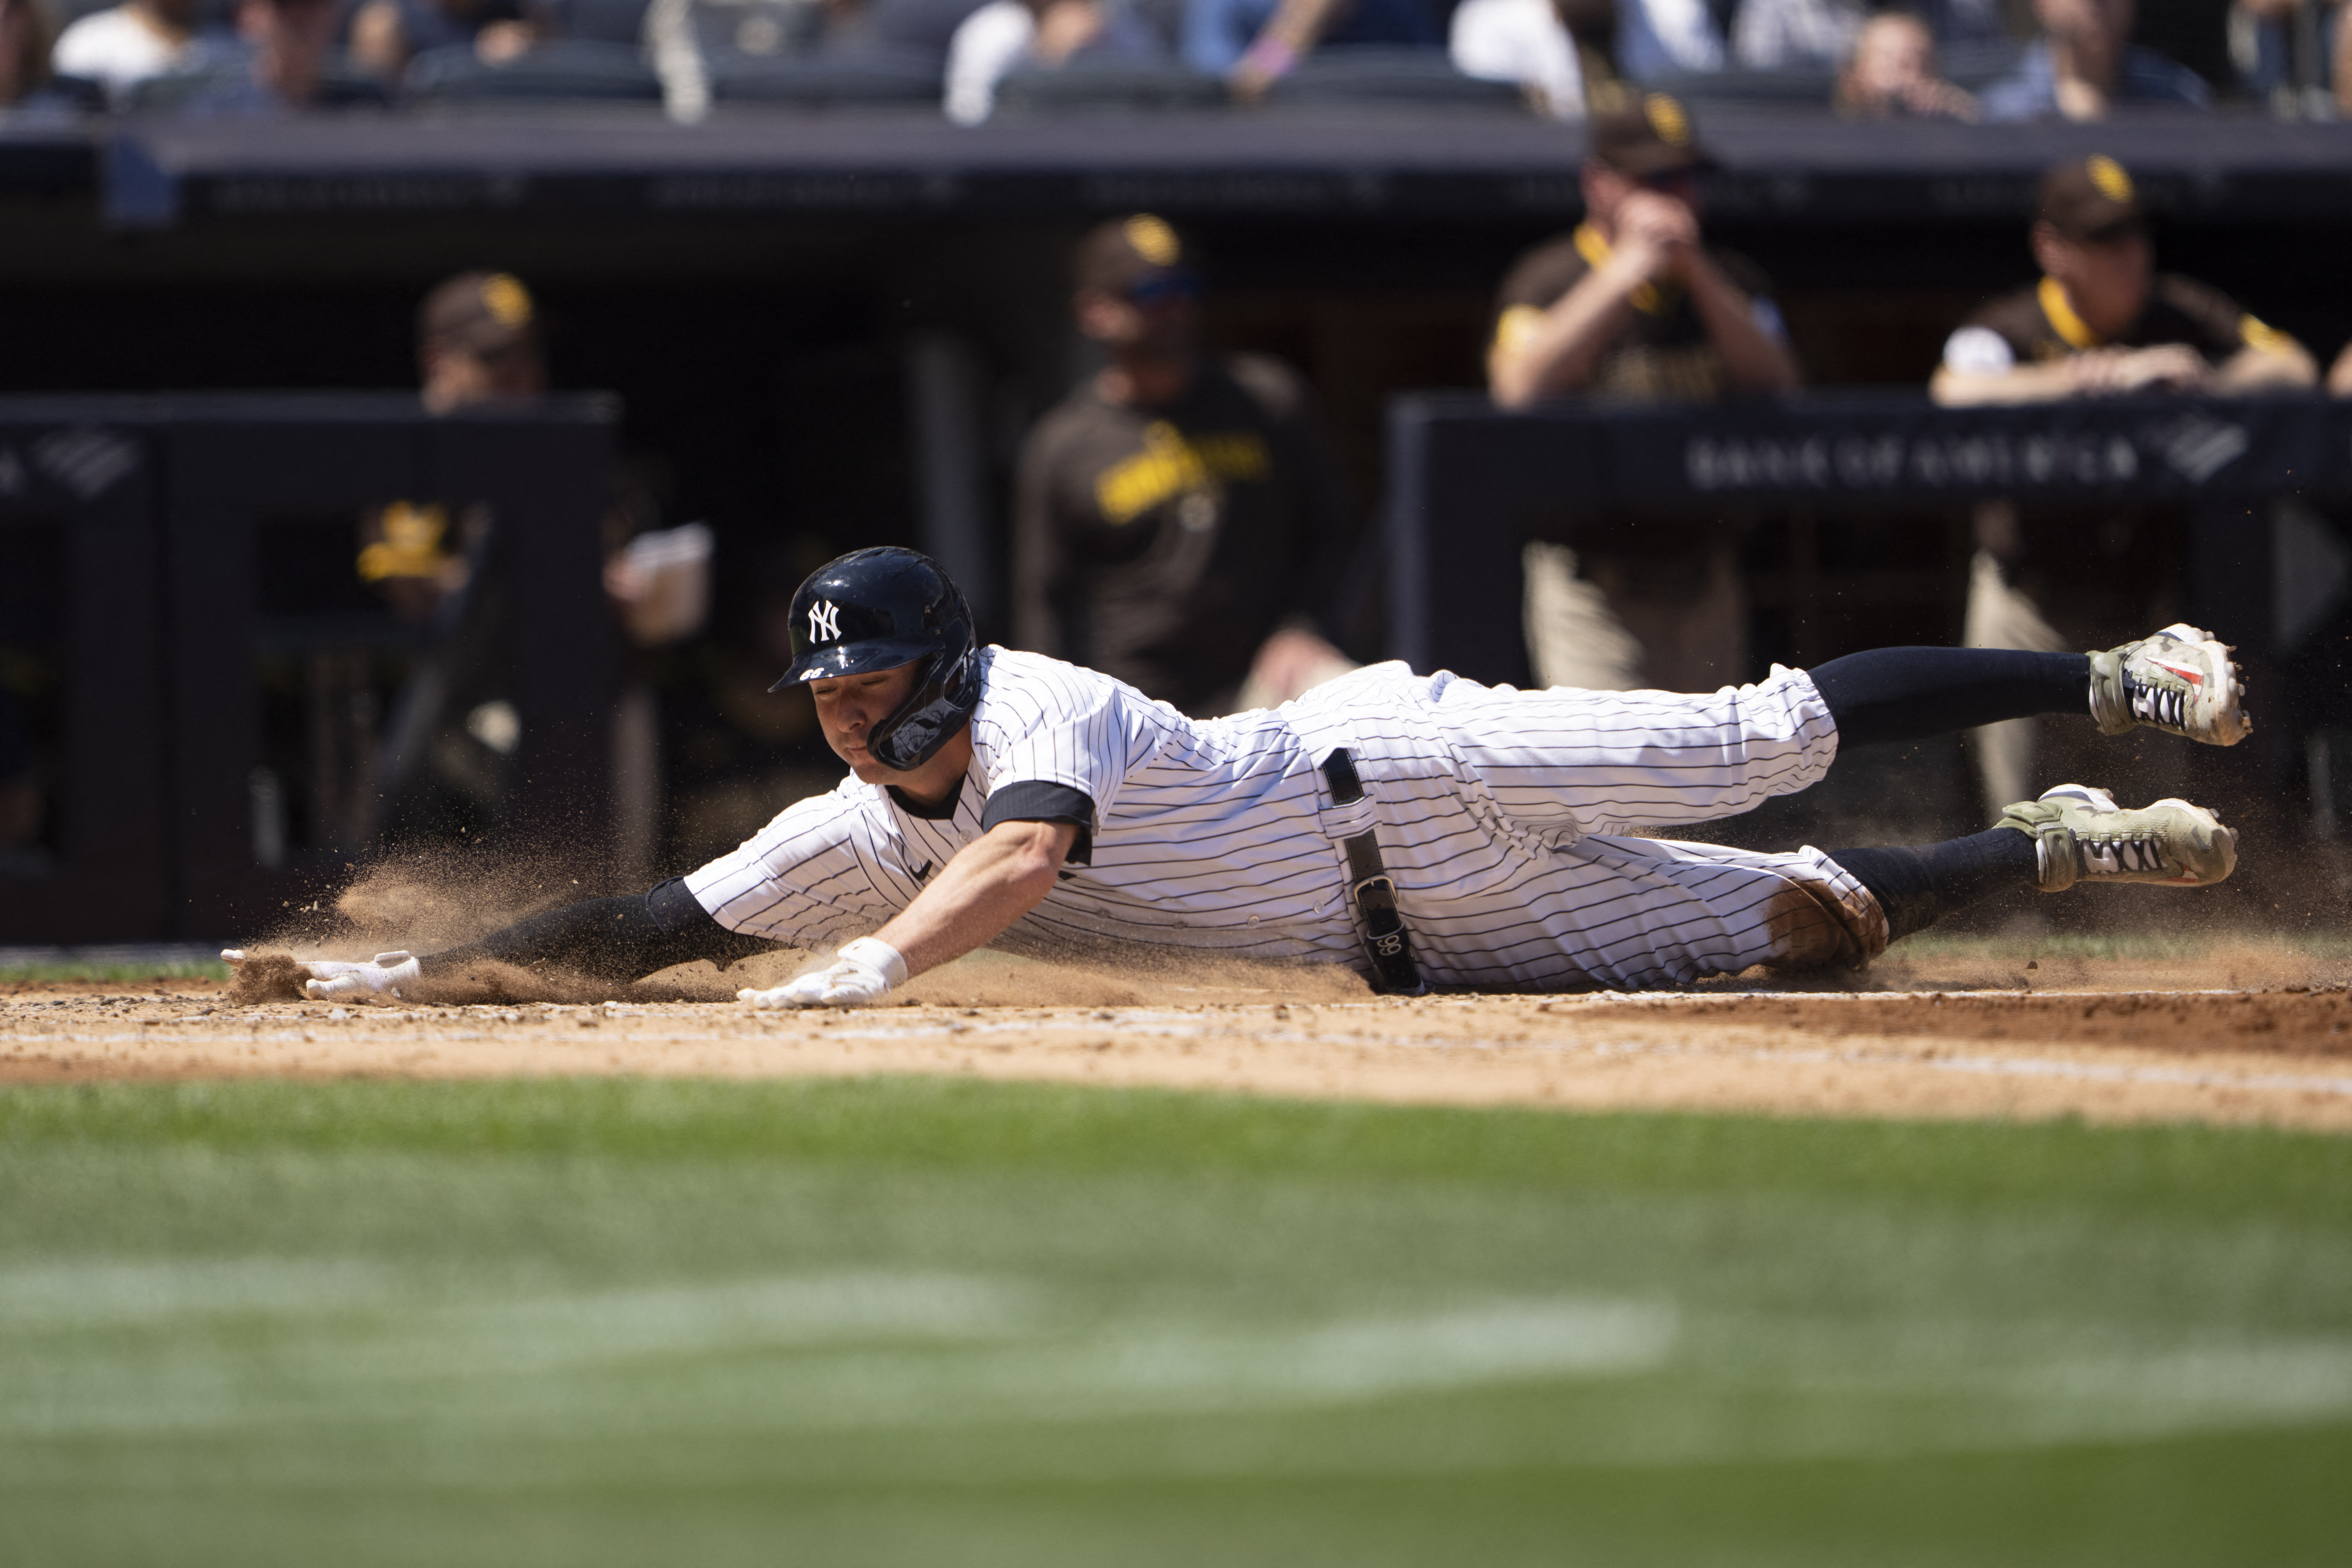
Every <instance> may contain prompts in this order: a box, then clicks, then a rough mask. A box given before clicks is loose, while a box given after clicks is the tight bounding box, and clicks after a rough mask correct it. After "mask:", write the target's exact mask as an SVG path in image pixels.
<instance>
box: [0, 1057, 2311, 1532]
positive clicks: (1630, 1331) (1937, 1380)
mask: <svg viewBox="0 0 2352 1568" xmlns="http://www.w3.org/2000/svg"><path fill="white" fill-rule="evenodd" d="M2347 1474H2352V1141H2347V1140H2335V1139H2325V1138H2315V1137H2305V1136H2294V1135H2287V1134H2279V1133H2268V1132H2257V1131H2215V1130H2200V1129H2188V1128H2165V1129H2139V1130H2101V1129H2091V1128H2085V1127H2084V1126H2081V1125H2079V1124H2072V1123H2063V1122H2062V1123H2051V1124H2043V1125H2035V1126H2017V1127H2004V1126H1991V1125H1969V1124H1959V1125H1923V1126H1906V1125H1897V1124H1886V1123H1822V1122H1799V1121H1768V1120H1750V1119H1727V1118H1703V1117H1675V1116H1612V1117H1577V1116H1563V1115H1549V1114H1541V1113H1534V1112H1527V1113H1520V1112H1508V1111H1460V1110H1416V1109H1388V1108H1376V1107H1367V1106H1350V1105H1334V1106H1318V1105H1302V1104H1292V1103H1283V1102H1269V1101H1252V1100H1228V1099H1220V1098H1214V1097H1207V1096H1183V1095H1175V1094H1164V1093H1146V1092H1134V1093H1100V1092H1087V1091H1084V1090H1079V1089H1062V1088H1046V1087H1030V1086H990V1085H982V1084H973V1083H964V1082H954V1081H946V1080H920V1079H888V1080H864V1081H848V1082H783V1083H768V1084H755V1085H746V1084H712V1083H696V1082H675V1081H672V1082H638V1081H628V1080H613V1081H594V1082H531V1083H492V1084H478V1085H449V1084H408V1083H363V1082H345V1083H333V1084H315V1085H298V1084H286V1083H271V1082H252V1083H235V1084H228V1083H219V1084H193V1085H178V1086H159V1087H137V1086H113V1087H102V1088H55V1089H16V1090H12V1091H8V1092H5V1093H0V1562H6V1563H40V1564H78V1563H105V1564H109V1565H115V1564H142V1563H158V1564H161V1563H171V1564H174V1565H181V1564H209V1563H220V1564H238V1565H250V1564H271V1563H289V1564H290V1563H303V1564H309V1563H337V1564H361V1565H365V1564H376V1563H435V1564H442V1563H453V1564H455V1563H462V1564H472V1563H482V1564H493V1563H495V1564H499V1565H500V1568H530V1565H536V1564H541V1563H544V1564H551V1565H555V1564H561V1565H562V1568H598V1565H603V1564H635V1563H695V1564H703V1563H710V1564H732V1563H746V1564H749V1563H813V1564H814V1563H824V1564H831V1563H844V1564H848V1563H856V1564H908V1565H926V1568H928V1565H934V1564H958V1565H961V1564H988V1565H993V1564H1005V1565H1007V1568H1011V1565H1015V1564H1018V1565H1021V1568H1049V1565H1059V1564H1073V1565H1076V1564H1088V1565H1091V1564H1102V1563H1120V1564H1129V1563H1133V1564H1143V1565H1147V1568H1155V1565H1158V1564H1163V1563H1164V1564H1169V1565H1171V1568H1172V1565H1175V1564H1185V1565H1187V1568H1192V1565H1195V1564H1204V1563H1213V1564H1269V1565H1271V1564H1285V1565H1289V1564H1320V1563H1335V1564H1336V1563H1346V1564H1350V1565H1356V1564H1370V1565H1383V1564H1423V1563H1449V1564H1450V1563H1477V1564H1481V1565H1489V1564H1530V1565H1532V1564H1554V1563H1628V1564H1651V1563H1655V1564H1772V1565H1780V1564H1788V1565H1790V1568H1795V1565H1798V1564H1804V1565H1807V1568H1813V1565H1821V1564H1849V1563H1850V1564H1856V1565H1860V1564H1887V1563H1920V1564H1961V1563H2000V1564H2005V1565H2008V1564H2041V1563H2050V1564H2057V1563H2067V1564H2075V1563H2100V1564H2105V1563H2115V1564H2118V1565H2120V1564H2126V1563H2128V1564H2133V1565H2143V1564H2171V1563H2277V1564H2284V1563H2335V1562H2338V1561H2341V1560H2342V1558H2343V1556H2344V1542H2346V1541H2347V1540H2352V1487H2347V1486H2346V1485H2345V1484H2344V1478H2345V1477H2346V1476H2347Z"/></svg>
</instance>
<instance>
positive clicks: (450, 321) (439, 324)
mask: <svg viewBox="0 0 2352 1568" xmlns="http://www.w3.org/2000/svg"><path fill="white" fill-rule="evenodd" d="M538 320H539V307H538V305H537V304H536V303H535V302H534V301H533V300H532V299H531V297H530V289H526V288H524V287H523V286H522V279H520V278H517V277H516V276H515V275H514V274H513V273H511V272H460V273H459V274H457V277H455V278H452V279H449V280H448V281H447V282H446V283H443V284H442V285H441V286H440V287H439V288H437V289H434V290H433V292H432V293H430V294H427V295H426V296H425V304H424V307H423V308H422V309H421V310H418V311H417V313H416V331H417V335H418V336H420V337H422V338H423V339H425V341H426V342H436V343H443V344H446V345H447V346H448V347H450V348H454V349H457V350H460V351H462V352H464V353H473V354H486V355H487V354H497V353H505V352H506V351H508V350H509V349H513V348H519V347H521V346H522V345H524V344H526V343H530V342H533V341H534V336H535V328H536V326H537V323H538Z"/></svg>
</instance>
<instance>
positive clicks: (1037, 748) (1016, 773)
mask: <svg viewBox="0 0 2352 1568" xmlns="http://www.w3.org/2000/svg"><path fill="white" fill-rule="evenodd" d="M987 679H988V696H987V698H986V700H985V701H984V702H983V704H982V709H981V711H980V712H979V713H977V714H975V715H974V716H973V719H972V746H973V750H974V752H975V753H976V754H977V756H978V757H979V760H980V764H981V772H982V778H983V780H984V781H985V782H986V784H987V785H988V796H989V804H990V806H991V807H993V806H994V805H995V803H996V801H997V799H998V797H999V796H1001V795H1005V794H1006V793H1007V792H1008V791H1012V790H1013V789H1014V786H1017V785H1025V784H1057V785H1059V786H1061V790H1060V791H1059V792H1045V791H1029V792H1025V795H1014V798H1016V799H1020V798H1026V797H1027V796H1028V795H1034V796H1037V797H1038V798H1045V797H1046V796H1048V795H1050V797H1051V798H1052V799H1053V800H1055V801H1056V802H1058V803H1059V805H1060V809H1058V810H1056V811H1055V812H1054V813H1053V814H1052V816H1054V817H1055V818H1056V819H1060V820H1068V819H1070V817H1071V816H1072V815H1073V813H1074V810H1075V807H1074V804H1073V802H1072V800H1071V795H1069V794H1067V793H1062V792H1075V793H1076V794H1077V795H1083V796H1085V797H1086V799H1087V802H1088V803H1089V805H1090V808H1091V820H1089V821H1088V822H1086V823H1083V824H1081V826H1087V827H1089V828H1091V827H1092V826H1095V825H1096V824H1097V823H1098V822H1099V821H1100V820H1101V818H1102V816H1103V815H1104V814H1106V813H1108V811H1109V810H1110V809H1111V807H1112V806H1113V805H1115V804H1117V802H1118V797H1119V792H1120V789H1121V788H1122V786H1123V785H1124V784H1126V782H1127V774H1128V771H1129V762H1130V754H1131V753H1132V752H1133V751H1134V750H1135V746H1136V741H1137V738H1136V737H1135V735H1134V734H1133V733H1132V731H1131V730H1130V728H1129V723H1128V715H1127V713H1126V711H1125V709H1126V703H1125V702H1124V701H1122V700H1121V699H1122V693H1123V692H1124V691H1125V689H1124V688H1122V687H1121V686H1120V685H1119V684H1118V682H1117V681H1115V680H1113V679H1110V678H1109V677H1108V676H1103V675H1097V674H1096V673H1095V672H1094V671H1093V670H1090V669H1081V668H1077V667H1076V666H1073V665H1065V664H1058V663H1054V662H1052V661H1048V660H1044V659H1034V660H1023V661H1021V662H1020V663H1019V664H1018V665H1015V664H1014V663H1013V661H1011V660H1007V659H1003V658H999V659H997V660H994V661H992V665H991V667H990V669H989V672H988V677H987ZM1000 819H1001V815H1000Z"/></svg>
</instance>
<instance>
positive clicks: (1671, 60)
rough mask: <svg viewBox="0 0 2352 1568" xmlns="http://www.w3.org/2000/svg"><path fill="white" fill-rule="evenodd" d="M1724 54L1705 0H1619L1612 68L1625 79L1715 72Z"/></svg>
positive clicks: (1711, 11) (1644, 79)
mask: <svg viewBox="0 0 2352 1568" xmlns="http://www.w3.org/2000/svg"><path fill="white" fill-rule="evenodd" d="M1724 53H1725V51H1724V47H1723V29H1722V28H1721V27H1720V26H1718V25H1717V21H1716V13H1715V11H1714V10H1713V9H1712V8H1711V7H1710V6H1709V5H1707V0H1618V4H1617V69H1618V71H1619V73H1620V74H1621V75H1622V76H1624V77H1626V78H1627V79H1631V80H1633V81H1648V80H1650V79H1653V78H1655V77H1662V76H1671V75H1673V74H1675V73H1676V72H1680V71H1718V70H1721V69H1722V68H1723V65H1724Z"/></svg>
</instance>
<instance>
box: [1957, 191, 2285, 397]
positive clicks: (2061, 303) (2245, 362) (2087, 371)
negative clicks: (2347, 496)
mask: <svg viewBox="0 0 2352 1568" xmlns="http://www.w3.org/2000/svg"><path fill="white" fill-rule="evenodd" d="M2032 246H2033V258H2034V260H2035V261H2036V262H2038V263H2039V264H2040V265H2041V268H2042V280H2041V281H2040V282H2039V283H2037V284H2035V285H2033V286H2032V287H2031V288H2027V289H2018V290H2016V291H2015V292H2013V293H2011V294H2006V295H2003V296H2002V297H2000V299H1998V300H1993V301H1992V302H1991V303H1990V304H1989V305H1987V306H1985V307H1984V308H1983V309H1982V310H1979V311H1978V312H1977V313H1976V314H1975V315H1973V316H1971V317H1969V320H1968V321H1967V322H1965V323H1964V324H1963V325H1962V326H1961V327H1960V328H1959V329H1958V331H1955V332H1953V333H1952V335H1951V337H1950V339H1949V340H1948V341H1947V342H1946V343H1945V344H1944V363H1943V364H1942V366H1941V367H1940V368H1939V369H1937V372H1936V375H1935V379H1934V381H1933V382H1932V383H1931V384H1930V390H1931V391H1932V392H1933V394H1934V395H1935V397H1936V400H1937V402H1939V403H1947V404H1958V405H1967V404H1977V403H2036V402H2042V401H2045V400H2048V399H2052V398H2060V397H2074V396H2083V395H2098V394H2101V393H2126V392H2147V391H2167V392H2203V393H2218V394H2225V395H2226V394H2231V393H2243V392H2264V391H2272V390H2276V389H2279V388H2284V387H2304V386H2309V385H2311V384H2312V383H2313V382H2314V381H2315V380H2316V379H2317V370H2316V367H2315V365H2314V363H2312V358H2311V355H2310V354H2309V353H2305V350H2304V348H2303V345H2302V344H2300V343H2298V342H2295V341H2294V339H2293V338H2291V337H2288V336H2287V335H2286V334H2285V333H2284V332H2281V331H2276V330H2275V329H2273V328H2271V327H2268V326H2265V325H2263V323H2262V322H2261V321H2257V320H2255V319H2254V318H2253V317H2252V316H2251V315H2248V314H2247V313H2246V312H2245V311H2243V310H2240V309H2239V308H2238V307H2237V305H2235V304H2234V303H2232V302H2231V300H2229V299H2228V298H2227V297H2226V296H2224V295H2222V294H2221V293H2220V292H2219V291H2217V290H2215V289H2209V288H2207V287H2206V286H2205V285H2204V284H2202V283H2196V282H2192V281H2190V280H2189V279H2186V278H2180V277H2176V276H2173V275H2171V274H2162V275H2159V274H2158V273H2157V272H2156V270H2155V258H2154V251H2153V248H2152V247H2150V245H2149V243H2148V235H2147V216H2146V214H2145V213H2144V212H2143V211H2142V209H2141V207H2140V204H2139V195H2138V192H2137V190H2136V189H2135V188H2134V187H2133V184H2132V180H2131V176H2130V175H2129V174H2126V172H2125V170H2124V168H2123V165H2121V164H2120V163H2116V161H2115V160H2114V159H2112V158H2105V157H2096V158H2080V159H2075V160H2073V161H2071V162H2068V163H2060V164H2058V165H2057V166H2056V167H2054V168H2053V169H2051V170H2050V171H2049V172H2048V173H2047V174H2044V175H2043V176H2042V195H2041V200H2040V203H2039V205H2038V207H2037V210H2036V214H2035V218H2034V224H2033V230H2032Z"/></svg>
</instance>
